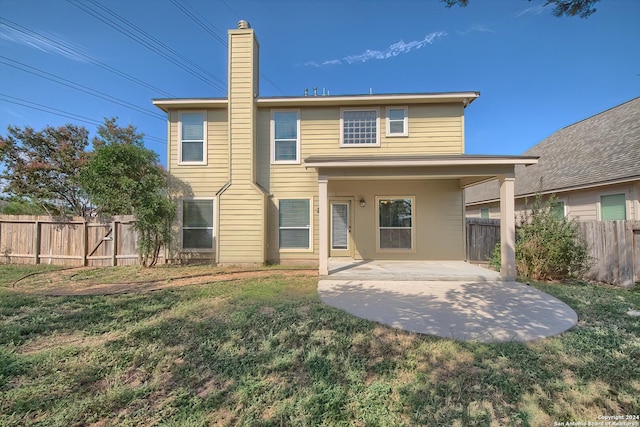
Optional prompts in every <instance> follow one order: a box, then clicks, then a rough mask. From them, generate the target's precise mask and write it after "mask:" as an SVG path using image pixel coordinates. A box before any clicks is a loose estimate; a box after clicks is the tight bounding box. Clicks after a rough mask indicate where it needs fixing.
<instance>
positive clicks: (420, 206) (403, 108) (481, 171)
mask: <svg viewBox="0 0 640 427" xmlns="http://www.w3.org/2000/svg"><path fill="white" fill-rule="evenodd" d="M228 44H229V64H228V66H229V75H228V82H229V83H228V84H229V89H228V96H227V97H226V98H189V99H156V100H154V101H153V103H154V105H156V106H157V107H158V108H160V109H162V110H163V111H165V112H166V113H167V115H168V122H169V126H168V128H169V129H168V144H167V146H168V161H167V163H168V169H169V172H170V173H171V174H172V175H173V176H175V177H177V178H179V179H180V180H182V181H183V182H184V183H186V184H188V185H189V186H190V188H191V192H192V194H193V197H190V198H188V199H185V200H183V201H182V203H181V204H180V207H179V213H178V218H179V226H180V227H181V232H180V233H179V235H178V239H177V241H176V244H175V245H174V247H173V248H171V249H170V253H169V256H170V257H171V258H179V259H185V258H186V259H193V258H200V259H209V260H211V261H212V262H215V263H217V264H249V263H250V264H253V263H258V264H259V263H265V262H271V263H293V262H296V263H314V264H318V265H319V269H320V274H323V275H326V274H328V259H329V257H348V258H352V259H355V260H362V259H395V260H464V259H465V220H464V203H463V189H464V188H465V187H466V186H469V185H473V184H474V183H477V182H482V181H486V180H487V179H491V178H498V179H499V180H500V182H501V188H502V194H503V197H502V201H503V203H502V205H503V210H504V218H506V221H507V222H506V224H507V226H505V227H503V233H504V235H503V238H502V241H504V242H505V246H504V248H505V249H504V250H503V266H504V268H503V273H504V275H505V277H506V278H514V277H515V256H514V253H513V250H512V248H513V238H514V237H513V236H514V233H515V228H514V227H513V226H511V227H509V224H510V222H509V218H513V188H514V187H513V182H514V179H513V174H514V168H515V165H519V164H532V163H535V162H536V159H535V158H532V157H520V156H480V155H464V110H465V107H467V106H468V105H469V104H470V103H471V102H473V101H474V100H475V99H476V98H477V97H478V96H479V94H478V93H477V92H451V93H414V94H387V95H354V96H300V97H261V96H260V95H259V90H258V89H259V78H258V49H259V46H258V42H257V40H256V38H255V34H254V31H253V29H251V28H250V26H249V25H248V23H247V22H245V21H240V23H239V24H238V29H234V30H229V43H228ZM511 223H513V220H511ZM509 242H511V244H510V243H509Z"/></svg>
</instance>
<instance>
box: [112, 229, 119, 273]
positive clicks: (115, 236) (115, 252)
mask: <svg viewBox="0 0 640 427" xmlns="http://www.w3.org/2000/svg"><path fill="white" fill-rule="evenodd" d="M111 234H112V237H113V239H111V242H112V243H113V245H112V248H111V265H112V266H113V267H116V266H117V265H118V221H116V220H115V219H114V220H113V222H112V223H111Z"/></svg>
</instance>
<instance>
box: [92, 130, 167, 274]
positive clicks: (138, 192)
mask: <svg viewBox="0 0 640 427" xmlns="http://www.w3.org/2000/svg"><path fill="white" fill-rule="evenodd" d="M93 145H94V152H93V154H92V156H91V159H90V160H89V162H88V164H87V166H86V168H85V169H84V170H83V171H82V173H81V182H82V186H83V188H84V190H85V191H86V192H87V194H88V195H89V198H90V200H91V202H92V203H93V204H94V205H95V206H96V208H97V210H98V212H99V213H106V214H111V215H127V214H132V215H135V217H136V222H135V228H136V230H137V231H138V250H139V255H140V259H141V263H142V265H144V266H153V265H155V264H156V262H157V261H158V255H159V252H160V248H161V247H162V246H163V245H167V244H168V243H169V240H170V230H171V223H172V222H173V220H174V219H175V211H176V210H175V206H174V204H173V203H172V202H171V200H170V199H169V194H168V179H167V178H168V177H167V174H166V173H165V172H164V170H163V169H162V167H161V166H160V165H159V164H158V155H157V154H156V153H154V152H153V151H151V150H148V149H146V148H145V147H144V146H143V134H138V133H136V129H135V127H134V126H132V125H129V126H127V127H126V128H121V127H119V126H117V124H116V119H115V118H113V119H107V120H105V124H104V125H102V126H99V127H98V136H97V137H96V138H94V140H93Z"/></svg>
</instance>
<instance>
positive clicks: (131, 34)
mask: <svg viewBox="0 0 640 427" xmlns="http://www.w3.org/2000/svg"><path fill="white" fill-rule="evenodd" d="M67 2H69V3H70V4H72V5H74V6H76V7H78V8H79V9H81V10H82V11H84V12H86V13H87V14H89V15H91V16H93V17H94V18H96V19H98V20H100V21H102V22H103V23H105V24H107V25H108V26H110V27H111V28H113V29H115V30H116V31H118V32H119V33H121V34H123V35H125V36H126V37H128V38H130V39H131V40H133V41H135V42H136V43H138V44H141V45H142V46H144V47H145V48H147V49H148V50H151V51H152V52H154V53H156V54H157V55H160V56H161V57H163V58H164V59H166V60H167V61H169V62H171V63H173V64H174V65H176V66H178V67H179V68H181V69H183V70H184V71H186V72H187V73H189V74H191V75H192V76H194V77H196V78H197V79H199V80H201V81H203V82H204V83H206V84H208V85H209V86H212V87H214V88H216V89H218V90H220V91H222V92H226V89H225V84H224V82H223V81H222V80H220V79H218V78H217V77H215V76H212V75H211V74H210V73H209V72H207V71H206V70H204V69H203V68H202V67H200V66H199V65H197V64H195V63H193V62H192V61H190V60H189V59H188V58H186V57H185V56H184V55H182V54H181V53H180V52H177V51H176V50H174V49H172V48H171V47H169V46H167V45H166V44H165V43H163V42H162V41H160V40H158V39H157V38H156V37H154V36H152V35H151V34H149V33H148V32H146V31H144V30H142V29H140V28H139V27H137V26H136V25H134V24H132V23H131V22H130V21H128V20H126V19H125V18H123V17H122V16H120V15H118V14H117V13H115V12H113V11H112V10H110V9H108V8H107V7H105V6H103V5H101V4H100V3H98V2H96V1H94V0H84V1H82V2H81V1H79V0H67ZM88 4H91V5H93V7H91V6H89V5H88ZM98 9H101V10H102V12H101V11H100V10H98ZM117 21H119V22H117ZM212 79H213V80H212Z"/></svg>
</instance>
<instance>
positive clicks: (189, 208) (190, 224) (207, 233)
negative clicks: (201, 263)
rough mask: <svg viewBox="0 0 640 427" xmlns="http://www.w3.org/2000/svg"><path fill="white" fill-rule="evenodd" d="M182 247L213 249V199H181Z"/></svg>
mask: <svg viewBox="0 0 640 427" xmlns="http://www.w3.org/2000/svg"><path fill="white" fill-rule="evenodd" d="M182 247H183V248H184V249H213V200H183V201H182Z"/></svg>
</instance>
